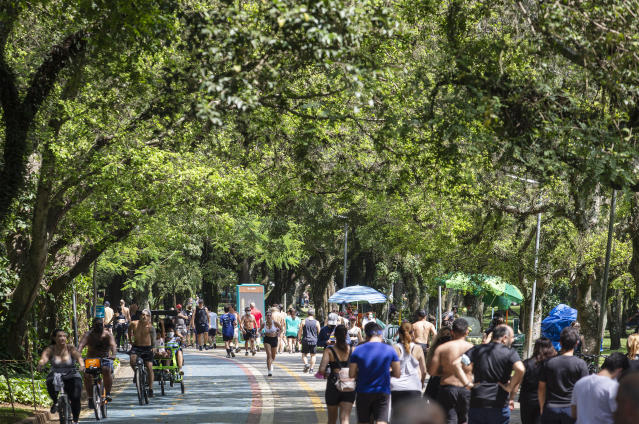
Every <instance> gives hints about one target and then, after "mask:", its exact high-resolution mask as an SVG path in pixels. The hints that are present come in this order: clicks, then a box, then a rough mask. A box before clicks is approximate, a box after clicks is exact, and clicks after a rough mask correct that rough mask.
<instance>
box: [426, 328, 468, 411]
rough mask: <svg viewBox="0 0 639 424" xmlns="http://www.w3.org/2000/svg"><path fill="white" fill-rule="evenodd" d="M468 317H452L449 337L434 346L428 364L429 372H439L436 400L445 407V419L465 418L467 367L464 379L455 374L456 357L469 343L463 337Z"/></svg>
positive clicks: (464, 336) (463, 351)
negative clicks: (450, 336) (439, 379)
mask: <svg viewBox="0 0 639 424" xmlns="http://www.w3.org/2000/svg"><path fill="white" fill-rule="evenodd" d="M467 335H468V321H466V320H465V319H463V318H457V319H456V320H455V321H453V340H451V341H449V342H446V343H444V344H442V345H440V346H438V347H437V349H435V352H434V353H433V359H432V361H431V363H430V367H429V368H428V373H429V374H430V375H432V376H440V377H441V383H440V388H439V396H438V399H437V400H438V401H439V403H440V405H441V406H442V407H443V408H444V411H446V417H447V423H448V424H457V423H460V424H461V423H465V422H467V421H468V408H469V406H470V388H472V386H473V384H472V378H471V369H469V368H464V373H465V377H466V378H465V379H464V380H462V379H460V377H464V375H461V376H460V375H459V372H458V370H459V368H458V366H457V362H456V361H457V359H458V358H460V357H461V356H462V355H463V354H464V353H466V352H467V351H468V350H469V349H470V348H472V347H473V345H472V343H469V342H467V341H466V336H467Z"/></svg>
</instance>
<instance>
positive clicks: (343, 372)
mask: <svg viewBox="0 0 639 424" xmlns="http://www.w3.org/2000/svg"><path fill="white" fill-rule="evenodd" d="M347 333H348V330H346V327H345V326H343V325H338V326H337V327H335V331H334V332H333V334H334V336H335V344H334V345H331V346H328V347H327V348H326V349H324V355H323V356H322V361H321V362H320V366H319V371H318V375H321V376H324V377H325V378H327V380H326V392H325V393H324V400H325V401H326V408H327V409H328V422H329V423H331V424H334V423H335V422H336V421H337V417H338V414H339V422H340V423H341V424H348V422H349V417H350V415H351V410H352V409H353V403H354V402H355V379H352V378H350V377H349V376H348V362H349V359H350V357H351V352H352V347H351V346H349V345H348V342H347V341H346V336H347Z"/></svg>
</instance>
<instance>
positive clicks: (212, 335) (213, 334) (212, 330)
mask: <svg viewBox="0 0 639 424" xmlns="http://www.w3.org/2000/svg"><path fill="white" fill-rule="evenodd" d="M216 334H217V328H209V336H210V337H215V335H216Z"/></svg>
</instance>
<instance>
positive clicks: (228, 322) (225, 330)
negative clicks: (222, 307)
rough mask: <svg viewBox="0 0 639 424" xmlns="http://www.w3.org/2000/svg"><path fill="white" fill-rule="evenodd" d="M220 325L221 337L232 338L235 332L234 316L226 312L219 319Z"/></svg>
mask: <svg viewBox="0 0 639 424" xmlns="http://www.w3.org/2000/svg"><path fill="white" fill-rule="evenodd" d="M220 322H221V323H222V335H223V336H226V337H233V333H234V332H235V315H234V314H232V313H230V312H227V313H225V314H223V315H222V316H221V317H220Z"/></svg>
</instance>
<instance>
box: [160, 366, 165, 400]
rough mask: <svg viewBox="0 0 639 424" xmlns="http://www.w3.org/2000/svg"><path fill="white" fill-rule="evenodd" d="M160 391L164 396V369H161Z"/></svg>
mask: <svg viewBox="0 0 639 424" xmlns="http://www.w3.org/2000/svg"><path fill="white" fill-rule="evenodd" d="M160 393H161V394H162V396H164V370H160Z"/></svg>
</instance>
